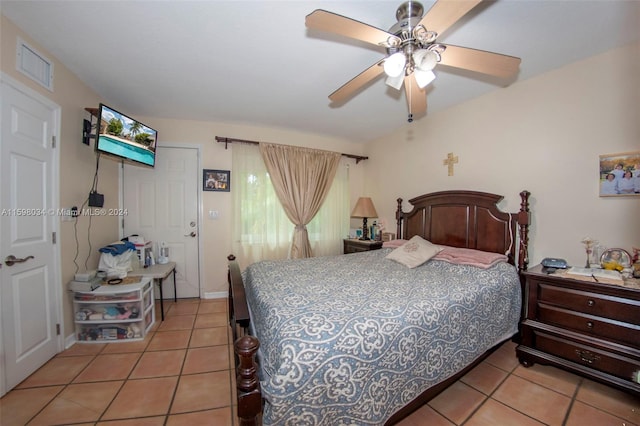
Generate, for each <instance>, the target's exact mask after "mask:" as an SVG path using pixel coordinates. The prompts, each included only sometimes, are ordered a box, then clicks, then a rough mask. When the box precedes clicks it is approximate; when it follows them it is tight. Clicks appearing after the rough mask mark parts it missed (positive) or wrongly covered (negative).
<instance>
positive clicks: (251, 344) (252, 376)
mask: <svg viewBox="0 0 640 426" xmlns="http://www.w3.org/2000/svg"><path fill="white" fill-rule="evenodd" d="M227 259H228V260H229V270H228V273H227V280H228V281H229V325H230V326H231V332H232V334H233V341H234V342H235V343H234V345H233V348H234V351H235V354H236V359H235V361H236V388H237V393H238V395H237V402H238V413H237V414H238V418H239V419H240V426H257V425H258V424H259V418H260V414H261V413H262V394H261V392H260V379H259V378H258V370H257V366H256V361H255V356H256V353H257V352H258V348H259V347H260V342H259V341H258V339H257V338H256V337H254V336H251V335H249V324H250V322H251V318H250V317H249V306H248V305H247V299H246V295H245V292H244V284H243V282H242V275H241V273H240V266H239V265H238V262H237V261H236V257H235V256H234V255H232V254H230V255H229V256H228V257H227Z"/></svg>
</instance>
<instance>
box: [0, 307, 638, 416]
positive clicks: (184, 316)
mask: <svg viewBox="0 0 640 426" xmlns="http://www.w3.org/2000/svg"><path fill="white" fill-rule="evenodd" d="M226 308H227V302H226V300H220V299H218V300H197V299H183V300H179V301H178V302H177V303H171V302H165V310H166V316H165V321H164V322H161V321H158V322H156V324H155V325H154V327H153V330H152V332H151V333H150V334H149V335H148V336H147V337H146V339H145V340H144V341H141V342H127V343H106V344H75V345H73V346H72V347H70V348H69V349H67V350H66V351H64V352H62V353H60V354H58V355H57V356H56V357H54V358H53V359H51V360H50V361H49V362H48V363H46V364H45V365H44V366H43V367H42V368H40V369H39V370H38V371H36V372H35V373H34V374H32V375H31V376H30V377H28V378H27V379H26V380H24V381H23V382H22V383H21V384H20V385H18V386H17V387H16V388H15V389H13V390H12V391H11V392H9V393H8V394H6V395H5V396H4V397H3V398H2V399H0V425H2V426H14V425H72V424H77V425H109V426H116V425H118V426H119V425H123V426H124V425H131V426H133V425H135V426H147V425H148V426H155V425H169V426H175V425H189V426H192V425H215V426H227V425H237V424H238V420H237V418H236V417H235V414H234V413H235V406H233V405H232V398H233V395H234V393H233V389H232V384H233V383H234V382H233V380H232V375H233V370H232V366H233V363H232V360H233V358H232V356H231V352H230V351H231V346H230V344H229V342H230V340H231V339H230V336H229V335H230V330H229V327H228V326H227V321H226ZM158 313H159V312H158ZM157 317H158V318H159V315H157ZM400 425H402V426H427V425H428V426H452V425H464V426H511V425H514V426H519V425H523V426H529V425H531V426H533V425H566V426H608V425H611V426H623V425H624V426H633V425H635V426H640V400H639V399H638V398H634V397H632V396H630V395H628V394H626V393H623V392H620V391H617V390H615V389H613V388H610V387H607V386H603V385H601V384H598V383H595V382H593V381H591V380H587V379H584V378H581V377H579V376H576V375H574V374H571V373H567V372H565V371H562V370H559V369H556V368H553V367H545V366H541V365H535V366H533V367H532V368H528V369H527V368H524V367H522V366H521V365H519V363H518V361H517V359H516V357H515V345H514V344H513V343H512V342H507V343H505V344H504V345H503V346H501V347H500V349H498V350H497V351H496V352H495V353H493V354H492V355H491V356H490V357H489V358H488V359H486V360H485V361H484V362H483V363H482V364H480V365H478V366H477V367H476V368H475V369H474V370H472V371H471V372H469V373H468V374H467V375H466V376H465V377H463V378H462V379H461V380H459V381H458V382H456V383H454V384H453V385H452V386H451V387H449V388H448V389H446V390H445V391H444V392H443V393H441V394H440V395H439V396H437V397H436V398H434V399H433V400H432V401H431V402H429V403H428V404H425V405H424V406H423V407H422V408H420V409H419V410H418V411H416V412H414V413H413V414H412V415H411V416H409V417H408V418H406V419H404V420H403V421H402V422H401V423H400Z"/></svg>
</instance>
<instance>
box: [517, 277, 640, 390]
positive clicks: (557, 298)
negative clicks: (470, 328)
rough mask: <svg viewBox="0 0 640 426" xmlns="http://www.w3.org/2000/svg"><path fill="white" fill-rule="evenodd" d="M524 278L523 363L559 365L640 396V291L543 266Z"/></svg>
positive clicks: (521, 359)
mask: <svg viewBox="0 0 640 426" xmlns="http://www.w3.org/2000/svg"><path fill="white" fill-rule="evenodd" d="M524 277H525V280H526V294H525V319H524V321H523V322H522V324H521V333H522V341H521V344H520V345H519V346H518V347H517V349H516V353H517V356H518V358H519V360H520V362H521V363H522V364H523V365H524V366H527V367H528V366H531V365H533V364H534V363H536V362H539V363H541V364H550V365H554V366H556V367H560V368H563V369H565V370H569V371H572V372H574V373H577V374H581V375H583V376H586V377H588V378H590V379H593V380H596V381H599V382H602V383H606V384H609V385H612V386H615V387H617V388H620V389H622V390H625V391H627V392H630V393H632V394H635V395H640V384H638V382H637V381H638V380H639V379H638V375H640V289H635V288H628V287H625V286H621V285H612V284H602V283H596V282H588V281H581V280H576V279H572V278H566V277H564V276H561V275H553V274H551V275H547V274H545V273H543V272H542V268H541V266H540V265H538V266H535V267H533V268H531V269H530V270H529V271H526V272H524ZM634 377H635V379H634Z"/></svg>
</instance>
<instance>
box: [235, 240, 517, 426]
mask: <svg viewBox="0 0 640 426" xmlns="http://www.w3.org/2000/svg"><path fill="white" fill-rule="evenodd" d="M390 250H391V249H381V250H375V251H369V252H363V253H355V254H349V255H341V256H333V257H318V258H311V259H304V260H281V261H263V262H258V263H256V264H253V265H251V266H250V267H248V268H247V269H246V270H245V271H244V273H243V276H244V282H245V288H246V293H247V301H248V303H249V306H250V309H251V314H252V326H253V328H254V332H255V333H256V336H257V337H258V339H259V340H260V343H261V348H260V350H261V369H262V381H261V386H262V392H263V396H264V398H265V400H266V402H265V410H264V417H263V424H264V425H291V426H294V425H295V426H301V425H330V426H334V425H379V424H383V423H384V422H385V420H387V419H388V418H389V417H390V416H391V415H393V414H394V413H395V412H396V411H398V410H399V409H400V408H402V407H403V406H405V405H406V404H408V403H409V402H410V401H411V400H413V399H415V398H416V397H417V396H418V395H419V394H420V393H422V392H423V391H424V390H426V389H427V388H429V387H431V386H433V385H435V384H437V383H439V382H441V381H442V380H444V379H446V378H447V377H450V376H451V375H453V374H455V373H457V372H458V371H460V370H461V369H463V368H464V367H465V366H467V365H468V364H469V363H471V362H472V361H473V360H474V359H475V358H477V357H478V356H479V355H480V354H482V353H484V352H485V351H486V350H487V349H489V348H490V347H492V346H494V345H495V344H496V343H498V342H500V341H501V340H504V339H506V338H508V337H510V336H512V335H513V334H515V332H516V331H517V325H518V320H519V317H520V305H521V296H520V284H519V280H518V274H517V272H516V269H515V268H514V267H513V266H512V265H509V264H507V263H499V264H497V265H495V266H493V267H491V268H489V269H480V268H476V267H472V266H462V265H453V264H450V263H447V262H443V261H439V260H431V261H429V262H427V263H425V264H423V265H422V266H419V267H417V268H415V269H409V268H407V267H405V266H403V265H400V264H398V263H396V262H394V261H392V260H388V259H385V258H384V257H385V256H386V255H387V254H388V253H389V252H390Z"/></svg>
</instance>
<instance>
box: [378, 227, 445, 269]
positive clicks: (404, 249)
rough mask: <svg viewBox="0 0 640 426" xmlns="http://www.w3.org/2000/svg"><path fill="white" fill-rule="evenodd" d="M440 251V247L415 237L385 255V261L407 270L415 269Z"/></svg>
mask: <svg viewBox="0 0 640 426" xmlns="http://www.w3.org/2000/svg"><path fill="white" fill-rule="evenodd" d="M441 251H442V247H440V246H437V245H435V244H431V243H430V242H429V241H427V240H425V239H424V238H422V237H419V236H418V235H416V236H415V237H412V238H411V239H410V240H409V241H407V242H406V243H405V244H403V245H402V246H400V247H398V248H397V249H395V250H393V251H392V252H391V253H389V254H388V255H387V259H391V260H395V261H396V262H398V263H402V264H403V265H405V266H406V267H408V268H415V267H416V266H420V265H422V264H423V263H424V262H426V261H427V260H429V259H431V258H432V257H433V256H435V255H436V254H438V253H440V252H441Z"/></svg>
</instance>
